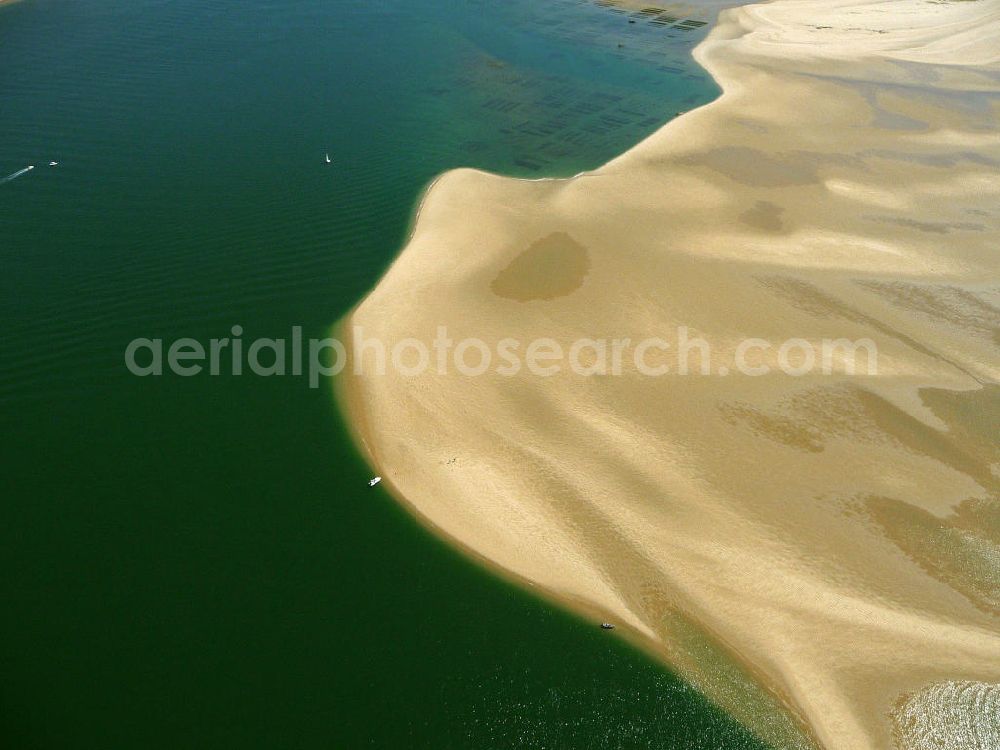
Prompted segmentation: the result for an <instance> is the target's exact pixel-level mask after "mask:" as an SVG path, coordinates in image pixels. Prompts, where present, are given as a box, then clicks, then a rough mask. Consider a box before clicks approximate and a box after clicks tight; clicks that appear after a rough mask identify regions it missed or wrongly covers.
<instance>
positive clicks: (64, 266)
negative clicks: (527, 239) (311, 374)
mask: <svg viewBox="0 0 1000 750" xmlns="http://www.w3.org/2000/svg"><path fill="white" fill-rule="evenodd" d="M703 33H704V32H703V31H695V32H680V31H677V30H671V29H669V28H664V27H662V26H657V25H653V24H649V23H648V22H647V21H646V20H644V19H641V18H640V19H638V21H637V23H635V24H628V23H627V18H626V16H624V15H622V14H616V13H613V12H611V11H608V10H606V9H603V8H598V7H596V6H593V5H591V4H589V3H588V2H585V1H583V0H580V1H577V0H572V1H569V2H556V1H553V2H548V3H541V2H529V1H528V0H511V1H510V2H507V3H495V2H486V1H485V0H481V1H479V2H477V1H475V0H464V1H463V0H454V1H453V2H431V1H430V0H410V1H409V2H403V1H402V0H384V1H382V2H361V1H360V0H336V1H332V2H331V1H327V2H320V0H300V1H298V2H277V0H270V1H266V0H246V1H245V2H241V3H231V2H229V3H224V2H220V1H219V0H197V1H196V0H171V1H167V0H127V1H126V0H100V1H98V0H26V1H25V2H21V3H15V4H13V5H9V6H4V7H3V8H0V176H2V175H8V174H13V173H15V172H17V171H19V170H20V169H22V168H24V167H25V166H27V165H29V164H35V165H37V167H36V169H35V170H33V171H31V172H28V173H26V174H24V175H22V176H20V177H19V178H17V179H15V180H12V181H9V182H6V183H3V184H0V263H2V273H0V309H2V314H3V335H2V344H0V348H2V358H0V408H2V414H3V431H2V444H0V450H2V453H0V455H2V456H3V483H2V487H3V491H2V503H0V570H2V571H3V574H2V576H0V597H2V599H0V600H2V602H3V606H2V609H0V747H5V748H6V747H10V748H74V749H76V748H102V749H107V748H138V747H142V748H158V747H162V748H195V747H206V748H234V747H262V748H307V747H308V748H313V747H316V748H320V747H322V748H359V747H377V748H409V747H420V748H509V747H515V748H542V747H546V748H614V747H622V748H640V747H642V748H646V747H649V748H739V749H742V748H757V747H759V746H760V745H759V744H758V743H757V742H756V741H755V740H754V739H753V738H752V737H750V736H749V735H748V734H747V732H746V731H745V730H743V729H742V728H740V727H739V726H737V725H735V724H734V723H733V722H732V721H730V720H729V719H728V718H726V717H725V716H724V715H722V714H721V713H720V712H719V711H717V710H716V709H714V708H713V707H712V706H710V705H709V704H708V703H707V702H706V701H705V700H704V699H703V698H702V697H700V696H699V695H698V694H697V693H695V692H694V691H693V690H692V689H691V688H689V687H688V686H686V685H685V684H684V683H683V682H682V681H680V680H679V679H677V678H676V677H674V676H672V675H670V674H669V673H667V672H665V671H664V670H662V669H661V668H660V667H659V666H657V665H654V664H652V663H650V662H649V661H648V660H646V659H645V658H644V657H643V656H641V655H640V654H638V653H636V652H635V651H633V650H632V649H631V648H629V647H628V646H626V645H624V644H623V643H622V642H621V641H620V640H619V639H617V638H616V637H615V636H614V635H613V634H607V633H604V632H601V631H600V630H598V629H596V628H594V626H593V624H592V623H583V622H580V621H578V620H576V619H575V618H572V617H570V616H568V615H566V614H564V613H562V612H560V611H557V610H555V609H554V608H552V607H551V606H549V605H548V604H545V603H543V602H540V601H538V600H536V599H534V598H532V597H531V596H529V595H527V594H525V593H523V592H521V591H520V590H518V589H515V588H514V587H512V586H509V585H507V584H505V583H503V582H501V581H498V580H496V579H495V578H493V577H492V576H490V575H488V574H487V573H485V572H483V571H481V570H479V569H478V568H477V567H475V566H474V565H472V564H471V563H469V562H468V561H467V560H465V559H464V558H462V557H461V556H460V555H458V554H456V553H455V552H453V551H452V550H450V549H448V548H447V547H445V546H444V545H442V544H441V543H439V542H438V541H436V540H435V539H434V538H432V537H431V536H430V535H429V534H427V533H426V532H424V531H423V530H422V529H421V528H420V527H419V526H418V525H417V524H416V523H415V522H414V521H412V520H411V519H410V518H409V517H408V516H407V515H406V514H405V513H404V512H403V511H401V510H400V509H399V508H397V507H396V506H395V505H394V504H393V503H392V502H391V501H390V500H389V498H388V497H387V496H385V495H384V494H382V493H381V492H379V491H377V490H375V491H372V490H369V489H368V488H367V486H366V484H365V479H366V478H367V476H368V470H367V468H366V467H365V466H364V465H363V463H362V462H361V461H360V460H359V458H358V457H357V455H356V453H355V450H354V448H353V447H352V445H351V443H350V441H349V439H348V437H347V436H346V434H345V431H344V428H343V426H342V424H341V422H340V418H339V416H338V415H337V413H336V411H335V407H334V405H333V403H332V399H331V395H330V393H329V389H328V388H322V389H318V390H310V389H309V388H308V387H306V385H305V383H304V382H303V381H302V380H301V379H295V378H291V377H285V378H271V379H266V378H260V377H233V376H231V375H225V374H223V375H221V376H218V377H210V376H207V375H203V376H199V377H194V378H179V377H164V378H145V379H140V378H136V377H133V376H131V375H130V374H129V373H128V372H127V371H126V369H125V367H124V365H123V357H122V355H123V351H124V349H125V346H126V345H127V343H128V342H129V341H130V340H131V339H133V338H134V337H138V336H144V337H164V338H166V339H169V340H172V339H176V338H178V337H181V336H191V337H195V338H198V339H201V340H206V339H208V338H211V337H218V336H225V335H227V331H229V329H230V327H231V326H233V325H235V324H239V325H241V326H243V328H244V329H245V331H246V334H245V335H246V337H247V338H253V337H257V336H285V335H287V333H288V331H289V329H290V327H291V326H293V325H301V326H303V328H304V330H305V335H306V336H318V335H322V334H323V332H324V331H325V330H326V329H327V328H328V326H329V325H330V324H331V323H332V322H333V321H335V320H337V319H339V318H340V317H341V316H342V315H343V314H344V313H345V312H346V311H347V310H348V309H349V308H350V307H351V306H352V305H353V304H354V303H355V302H356V301H357V300H358V299H359V298H360V297H361V296H362V295H363V294H364V293H365V291H366V290H368V289H369V288H370V287H371V286H372V285H373V284H374V283H375V282H376V280H377V279H378V277H379V275H380V273H381V272H382V270H383V269H384V268H385V266H386V265H387V264H388V263H389V261H390V260H391V259H392V257H393V255H394V254H395V253H396V252H397V251H398V249H399V246H400V243H401V241H402V239H403V237H404V235H405V231H406V226H407V223H408V221H409V217H410V212H411V210H412V207H413V205H414V202H415V200H416V198H417V196H418V195H419V192H420V190H421V189H422V186H423V185H425V184H426V182H427V181H428V180H429V179H431V178H432V177H433V176H434V175H435V174H437V173H438V172H440V171H441V170H443V169H445V168H448V167H452V166H458V165H474V166H480V167H484V168H489V169H492V170H495V171H501V172H505V173H511V174H521V175H536V174H537V175H542V174H544V175H553V174H572V173H574V172H576V171H578V170H580V169H583V168H587V167H593V166H596V165H598V164H600V163H601V162H603V161H604V160H606V159H608V158H610V157H612V156H614V155H615V154H617V153H620V152H621V151H622V150H624V149H625V148H627V147H628V146H629V145H630V144H632V143H634V142H636V141H638V140H639V139H641V138H642V137H644V136H645V135H647V134H648V133H650V132H652V131H653V130H654V129H655V128H656V126H657V125H658V124H659V123H662V122H663V121H665V120H667V119H669V118H670V117H671V116H673V114H674V113H675V112H676V111H678V110H681V109H687V108H690V106H692V105H693V104H696V103H698V102H703V101H707V100H709V99H711V98H712V97H713V96H714V95H715V89H714V87H713V85H712V83H711V82H710V81H709V80H708V79H707V78H706V77H705V75H704V74H703V73H701V72H700V71H699V70H698V69H697V68H696V67H695V66H694V65H693V63H692V62H690V60H689V59H688V54H689V51H690V48H691V46H692V45H693V44H694V43H695V42H696V41H697V40H698V38H700V36H701V35H703ZM618 44H623V45H624V46H623V47H621V48H619V47H618V46H617V45H618ZM325 152H330V154H331V155H332V156H333V158H334V164H333V165H332V166H330V167H327V166H326V165H325V164H324V163H323V154H324V153H325ZM50 160H56V161H59V162H60V164H59V166H57V167H51V168H50V167H48V166H46V165H47V164H48V162H49V161H50Z"/></svg>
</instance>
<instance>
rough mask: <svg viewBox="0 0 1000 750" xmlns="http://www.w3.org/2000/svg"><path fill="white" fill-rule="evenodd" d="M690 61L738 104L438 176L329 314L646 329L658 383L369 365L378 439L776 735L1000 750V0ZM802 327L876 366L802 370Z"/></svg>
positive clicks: (868, 6) (741, 26) (831, 21)
mask: <svg viewBox="0 0 1000 750" xmlns="http://www.w3.org/2000/svg"><path fill="white" fill-rule="evenodd" d="M696 56H697V58H698V60H699V61H700V62H701V63H702V64H703V65H704V66H705V67H706V68H707V69H708V70H709V72H710V73H711V74H712V75H713V76H714V77H715V78H716V80H717V81H718V82H719V83H720V85H721V86H722V87H723V89H724V94H723V96H722V97H721V98H720V99H718V100H717V101H716V102H714V103H712V104H711V105H709V106H706V107H703V108H701V109H698V110H695V111H692V112H690V113H688V114H686V115H684V116H682V117H680V118H678V119H676V120H674V121H673V122H671V123H670V124H669V125H667V126H665V127H664V128H662V129H661V130H660V131H659V132H657V133H656V134H655V135H654V136H652V137H650V138H649V139H647V140H646V141H644V142H643V143H641V144H639V145H638V146H636V147H635V148H633V149H632V150H630V151H629V152H628V153H626V154H624V155H623V156H621V157H619V158H618V159H615V160H614V161H612V162H611V163H609V164H607V165H605V166H604V167H602V168H600V169H598V170H596V171H594V172H589V173H584V174H582V175H578V176H577V177H575V178H573V179H569V180H540V181H523V180H514V179H510V178H505V177H500V176H495V175H490V174H485V173H482V172H476V171H472V170H456V171H453V172H449V173H447V174H445V175H443V176H442V177H441V178H440V179H439V180H437V181H436V182H435V184H434V185H433V186H432V187H431V188H430V189H429V190H428V192H427V194H426V195H425V197H424V199H423V203H422V205H421V207H420V211H419V214H418V217H417V219H416V222H415V226H414V229H413V234H412V236H411V238H410V240H409V242H408V244H407V246H406V247H405V249H404V250H403V252H402V254H401V255H400V257H399V258H398V259H397V260H396V262H395V263H394V264H393V265H392V267H391V268H390V269H389V271H388V272H387V273H386V275H385V277H384V278H383V279H382V281H381V282H380V283H379V285H378V286H377V288H376V289H375V290H374V291H373V292H372V293H371V294H370V295H369V296H368V297H367V298H366V299H365V300H364V301H363V302H362V303H361V304H360V305H359V306H358V307H357V309H356V310H355V311H354V312H353V313H352V315H351V316H350V317H349V319H348V320H347V321H344V323H343V324H342V327H341V328H342V330H345V331H346V330H347V329H348V328H351V327H353V326H360V327H361V328H362V329H363V335H364V337H365V338H370V339H374V338H377V339H379V340H381V341H383V342H385V343H386V344H387V345H388V346H390V347H391V346H392V345H393V343H395V342H398V341H401V340H403V339H407V338H416V339H418V340H421V341H423V342H427V343H428V344H430V342H432V341H433V340H434V339H435V337H436V336H437V335H438V328H439V327H440V326H446V327H447V329H448V337H449V338H450V339H452V340H453V341H456V342H457V341H460V340H462V339H464V338H468V337H474V338H477V339H481V340H483V341H484V342H487V343H488V344H489V345H490V346H491V347H493V345H494V344H495V342H499V341H500V340H502V339H505V338H512V339H516V340H518V341H520V342H522V347H523V346H525V345H526V344H527V342H529V341H531V340H532V339H536V338H540V337H546V338H551V339H554V340H555V341H556V342H557V343H558V344H560V345H561V346H563V347H564V348H565V349H569V348H570V346H571V344H572V342H574V341H576V340H578V339H581V338H587V339H594V340H600V339H606V340H608V341H611V340H613V339H622V338H626V337H627V338H630V339H631V340H632V341H633V342H635V341H638V340H641V339H643V338H646V337H651V336H656V337H662V338H663V339H665V340H666V341H667V342H670V343H671V344H672V349H669V350H667V352H666V353H664V352H663V351H662V350H658V349H654V350H650V351H649V352H648V354H649V360H650V361H651V362H652V361H659V360H658V359H657V358H658V357H660V358H661V359H662V361H663V363H669V364H670V365H672V366H671V367H670V371H669V372H668V373H667V374H665V375H660V376H655V377H654V376H650V375H648V374H643V373H642V372H640V371H639V369H638V367H637V366H636V364H635V362H634V361H633V360H632V359H631V358H630V357H626V358H625V359H624V365H623V368H622V372H621V373H620V374H617V375H615V374H605V375H598V376H592V377H584V376H581V375H579V374H576V373H572V372H568V371H566V369H565V368H564V369H563V370H562V371H560V372H559V373H557V374H554V375H551V376H547V377H542V376H538V375H535V374H532V373H530V372H528V371H527V370H526V369H522V370H521V371H520V372H519V373H517V374H516V375H513V376H507V375H503V374H499V373H498V372H496V371H495V368H492V367H491V368H490V369H488V370H487V372H486V373H484V374H482V375H479V376H466V375H462V374H459V373H457V372H455V371H454V368H450V370H449V372H448V373H447V374H440V373H439V372H438V371H437V368H431V369H430V370H429V371H427V372H424V373H422V374H419V375H407V374H405V373H402V372H399V371H398V370H393V369H392V368H389V370H388V371H387V372H386V373H385V374H378V373H376V372H375V368H374V359H373V358H372V359H365V360H363V362H362V368H361V369H362V374H361V375H358V376H355V375H344V376H342V377H341V378H340V380H339V384H338V387H339V390H340V397H341V399H342V402H343V403H344V404H345V408H346V410H347V411H348V414H349V416H350V419H351V422H352V424H353V425H354V428H355V430H356V434H357V436H358V439H359V441H360V442H361V444H362V445H363V447H364V450H365V451H366V452H367V455H368V457H369V459H370V461H371V463H372V465H373V466H374V467H375V469H376V471H377V473H379V474H381V475H383V476H384V477H385V484H386V485H387V486H388V487H389V488H390V490H391V491H392V492H393V493H394V494H395V495H396V496H397V497H398V498H399V499H400V500H401V501H402V502H404V503H406V504H407V505H408V507H410V508H412V509H413V511H414V512H415V513H416V514H417V515H418V516H419V517H420V518H422V519H423V520H424V521H425V522H426V523H427V524H429V525H430V526H431V527H432V528H434V529H436V530H437V531H438V532H439V533H441V534H442V535H444V536H445V537H447V538H449V539H451V540H453V541H455V543H457V544H459V545H460V546H462V547H463V548H464V549H466V550H468V551H469V552H470V553H472V554H474V555H475V556H477V557H479V558H480V559H483V560H486V561H489V562H490V563H492V564H494V565H496V566H499V568H500V569H502V570H503V571H506V572H507V573H508V574H510V575H512V576H513V577H515V578H517V579H518V580H520V581H522V582H524V583H526V584H529V585H532V586H535V587H537V589H538V590H539V591H541V592H543V593H544V594H545V595H547V596H551V597H554V598H557V599H559V600H560V601H562V602H564V603H566V604H568V605H569V606H571V607H573V608H574V609H576V610H577V611H579V612H580V613H582V614H585V615H586V616H590V617H594V618H599V619H609V620H612V621H614V622H615V623H617V624H619V625H620V626H621V631H622V632H627V633H628V634H630V635H631V636H632V637H634V638H635V639H636V640H637V641H638V642H640V643H641V644H642V645H643V646H644V647H646V648H648V649H649V650H650V651H651V652H652V653H654V654H655V655H656V656H657V657H658V658H660V659H662V660H663V661H665V662H666V663H668V664H670V665H671V666H673V667H674V668H676V669H678V670H680V671H681V672H682V673H683V674H685V675H686V676H687V677H688V678H689V679H691V680H692V681H694V682H695V683H696V684H697V685H698V686H699V687H700V688H701V689H702V690H704V691H705V692H706V693H707V694H708V695H709V696H710V697H711V698H713V699H714V700H715V701H717V702H718V703H719V704H720V705H722V706H723V707H724V708H726V710H728V711H730V712H731V713H733V714H734V715H735V716H737V717H738V718H740V719H741V720H742V721H744V722H745V723H746V724H747V725H748V726H750V727H752V728H753V729H754V730H755V731H757V732H758V733H759V734H760V735H761V736H762V737H763V738H765V739H767V740H770V741H772V742H774V743H775V744H776V745H778V746H781V747H822V748H829V749H834V750H861V749H863V748H891V747H899V748H915V749H919V750H922V748H931V747H933V748H975V747H982V748H987V747H998V746H1000V745H998V744H992V745H991V744H990V743H991V742H993V743H1000V729H998V728H997V726H996V716H997V715H998V712H1000V686H998V685H997V683H1000V504H998V503H1000V491H998V489H1000V451H998V445H997V435H998V434H1000V388H998V376H1000V352H998V348H1000V256H998V247H1000V242H998V240H1000V133H998V127H997V125H998V122H1000V2H997V1H996V0H977V1H974V2H926V1H920V2H917V1H916V0H895V1H894V2H891V3H890V2H880V3H873V2H863V1H862V0H826V1H821V0H775V2H771V3H767V4H761V5H751V6H746V7H743V8H739V9H735V10H729V11H725V12H724V13H723V14H722V16H721V17H720V20H719V23H718V25H717V26H716V27H715V28H714V29H713V31H712V33H711V34H710V35H709V37H708V39H707V40H706V41H705V42H704V43H703V44H702V45H701V46H699V48H698V49H697V52H696ZM679 326H683V327H685V328H686V329H687V334H686V335H688V336H689V337H690V338H691V339H695V338H697V339H700V340H703V341H704V342H705V343H706V344H707V345H708V346H709V347H710V351H711V365H710V374H708V375H703V374H700V366H701V359H702V358H701V355H700V353H699V354H697V355H695V356H694V358H693V360H692V362H693V363H694V364H693V365H692V369H693V370H694V372H691V373H689V374H687V375H683V374H680V373H679V372H677V369H678V368H677V366H676V362H675V360H674V359H673V357H674V356H675V355H676V354H677V352H676V349H677V347H678V345H679V343H680V342H679V341H678V340H677V339H678V337H677V334H676V331H677V329H678V327H679ZM748 338H754V339H761V340H766V341H768V342H774V346H773V348H771V349H765V348H763V347H762V346H758V347H757V348H756V349H754V351H755V352H756V355H755V356H756V357H757V358H756V360H755V362H754V363H755V366H761V365H768V366H770V367H771V371H770V373H769V374H766V375H756V376H755V375H750V374H744V373H741V372H737V370H738V369H739V368H738V367H737V366H736V364H737V363H736V361H735V358H734V352H735V351H737V349H738V347H739V344H740V342H741V341H744V340H746V339H748ZM788 339H802V340H804V342H808V343H809V344H815V346H816V349H817V351H819V349H820V342H822V341H823V340H835V339H848V340H850V341H857V340H862V339H868V340H870V341H871V342H872V343H873V344H874V345H875V346H876V347H877V372H875V371H872V370H870V369H869V368H868V367H867V366H866V365H867V362H866V361H864V359H860V358H859V359H858V362H857V365H858V366H857V368H856V369H855V370H854V371H853V372H852V371H851V368H850V366H849V364H850V363H849V361H848V358H846V357H845V356H843V355H841V354H837V355H834V356H831V358H830V362H829V364H830V365H831V366H830V367H829V368H828V369H829V370H830V371H829V372H828V373H823V372H819V371H817V370H815V369H814V370H813V371H810V372H808V373H806V374H802V375H790V374H786V372H782V371H780V370H779V363H778V361H777V358H776V355H775V351H776V350H777V348H778V344H780V343H781V342H783V341H786V340H788ZM799 349H800V350H801V351H803V352H804V351H805V348H804V347H801V346H800V347H799ZM588 352H589V353H590V356H591V360H590V361H591V362H592V363H593V364H599V358H598V356H597V351H596V349H589V350H588ZM522 354H523V351H522ZM467 359H468V361H470V362H473V363H474V362H476V361H477V359H478V356H477V354H476V351H475V349H473V350H471V351H470V352H469V353H468V356H467ZM799 364H801V362H800V363H799ZM723 371H725V373H726V374H723ZM963 737H964V739H962V738H963ZM935 743H936V744H935ZM963 743H964V744H963ZM970 743H971V744H970ZM976 743H978V744H976Z"/></svg>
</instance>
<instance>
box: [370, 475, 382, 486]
mask: <svg viewBox="0 0 1000 750" xmlns="http://www.w3.org/2000/svg"><path fill="white" fill-rule="evenodd" d="M381 481H382V477H372V478H371V479H369V480H368V486H369V487H374V486H375V485H376V484H378V483H379V482H381Z"/></svg>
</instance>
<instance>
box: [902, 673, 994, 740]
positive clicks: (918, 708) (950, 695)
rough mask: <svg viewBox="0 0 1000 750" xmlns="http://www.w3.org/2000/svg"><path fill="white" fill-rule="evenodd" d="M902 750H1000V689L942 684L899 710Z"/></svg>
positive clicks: (976, 684)
mask: <svg viewBox="0 0 1000 750" xmlns="http://www.w3.org/2000/svg"><path fill="white" fill-rule="evenodd" d="M893 719H894V721H895V724H896V733H897V738H898V739H897V744H898V746H899V747H900V748H901V750H994V748H998V747H1000V685H998V684H995V683H987V682H941V683H938V684H936V685H931V686H930V687H927V688H924V689H923V690H921V691H920V692H918V693H915V694H914V695H912V696H910V697H909V698H907V699H906V700H905V701H904V702H903V703H902V704H901V705H900V706H899V708H898V709H897V710H896V712H895V714H894V716H893Z"/></svg>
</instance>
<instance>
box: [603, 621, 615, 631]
mask: <svg viewBox="0 0 1000 750" xmlns="http://www.w3.org/2000/svg"><path fill="white" fill-rule="evenodd" d="M614 629H615V626H614V625H612V624H611V623H610V622H602V623H601V630H614Z"/></svg>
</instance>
